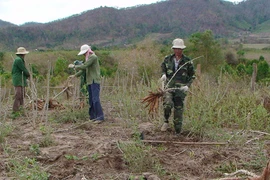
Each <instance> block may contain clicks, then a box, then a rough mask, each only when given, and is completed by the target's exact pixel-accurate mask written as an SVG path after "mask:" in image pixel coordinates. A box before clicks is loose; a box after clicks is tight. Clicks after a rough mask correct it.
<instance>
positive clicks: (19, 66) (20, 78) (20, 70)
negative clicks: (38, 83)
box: [11, 56, 30, 86]
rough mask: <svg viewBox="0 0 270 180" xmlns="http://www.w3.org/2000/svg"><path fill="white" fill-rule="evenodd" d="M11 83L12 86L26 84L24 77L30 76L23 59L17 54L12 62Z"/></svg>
mask: <svg viewBox="0 0 270 180" xmlns="http://www.w3.org/2000/svg"><path fill="white" fill-rule="evenodd" d="M11 74H12V84H13V86H27V81H26V79H27V78H28V77H29V76H30V74H29V71H28V70H27V69H26V67H25V62H24V59H23V58H22V57H20V56H17V57H16V58H15V59H14V61H13V64H12V72H11Z"/></svg>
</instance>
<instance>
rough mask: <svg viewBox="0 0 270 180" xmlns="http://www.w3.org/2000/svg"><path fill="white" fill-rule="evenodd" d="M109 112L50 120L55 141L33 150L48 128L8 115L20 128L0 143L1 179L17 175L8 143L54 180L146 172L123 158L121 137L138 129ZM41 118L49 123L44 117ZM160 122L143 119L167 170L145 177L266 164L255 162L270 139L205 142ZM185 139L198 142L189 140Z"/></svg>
mask: <svg viewBox="0 0 270 180" xmlns="http://www.w3.org/2000/svg"><path fill="white" fill-rule="evenodd" d="M106 115H107V118H106V121H104V122H103V123H101V124H94V123H90V122H88V121H85V122H81V121H80V123H64V124H63V123H52V124H50V126H51V127H52V129H53V131H52V133H51V137H52V139H53V143H52V144H50V145H49V146H48V147H40V148H39V149H40V153H39V154H35V153H33V151H30V146H31V145H33V144H40V143H41V141H42V140H43V139H44V134H42V131H41V130H40V127H41V126H40V125H36V128H35V127H34V126H33V123H32V122H31V120H30V119H28V118H27V117H20V118H17V119H15V120H12V119H8V120H9V121H10V122H12V124H13V126H14V127H16V128H15V130H13V132H12V134H10V135H9V136H8V137H6V138H5V141H6V143H3V144H2V146H1V148H0V179H2V180H3V179H6V180H7V179H12V178H9V177H8V176H9V171H8V168H7V163H8V160H9V158H11V157H10V156H9V154H7V153H6V152H5V151H4V150H5V147H4V144H6V145H8V147H9V148H10V149H12V150H13V152H15V153H14V155H15V156H16V157H17V158H18V157H29V158H35V159H36V160H37V162H39V164H40V166H42V167H43V169H44V170H45V171H46V172H48V173H49V174H50V177H49V179H50V180H59V179H61V180H64V179H65V180H81V179H84V178H85V179H95V180H103V179H104V180H105V179H123V180H127V179H132V178H131V177H136V176H137V177H142V175H143V172H142V173H133V171H132V169H129V166H128V163H127V162H125V159H124V152H123V150H122V149H121V148H120V147H119V143H121V142H127V143H128V142H131V141H132V140H133V133H134V132H133V129H131V128H127V127H124V126H123V124H124V121H125V120H124V119H121V118H114V117H111V114H108V112H107V114H106ZM109 117H110V118H109ZM37 123H40V124H43V125H44V123H45V122H37ZM159 128H160V127H159V126H157V125H155V124H153V123H151V122H144V123H140V124H139V129H140V131H141V132H142V133H143V139H144V140H150V141H153V142H152V143H149V142H148V143H145V145H147V146H151V147H152V149H151V156H152V157H154V158H156V159H158V161H159V163H160V165H161V168H162V170H163V172H164V174H157V173H156V171H154V170H152V171H151V170H148V176H147V175H145V178H144V179H165V180H172V179H181V180H203V179H219V178H225V174H224V173H225V172H235V171H236V170H239V169H246V170H248V171H250V172H253V173H256V174H257V175H260V174H261V172H262V170H263V168H262V167H265V165H266V164H261V166H259V167H258V166H256V164H255V163H253V162H256V160H257V159H258V154H260V153H261V154H263V155H265V156H267V157H269V147H268V145H267V144H266V145H265V149H264V151H261V150H260V149H258V148H257V146H256V147H255V146H254V144H253V145H251V144H247V145H246V146H244V147H243V146H238V145H236V144H234V145H230V144H227V145H215V144H208V145H207V144H200V142H201V143H202V141H204V142H206V141H207V140H206V139H203V140H202V139H200V138H198V137H196V136H194V135H192V136H191V135H190V132H187V131H185V130H184V131H183V133H182V134H181V136H180V137H177V136H175V135H174V132H173V130H172V129H170V130H169V131H168V132H160V131H159ZM250 138H251V139H252V138H254V136H251V137H250ZM155 141H166V142H155ZM177 142H180V143H177ZM181 142H195V143H197V144H193V145H188V144H181ZM208 142H211V141H210V140H209V141H208ZM258 151H260V152H258ZM248 163H250V165H249V166H247V164H248ZM247 168H248V169H247ZM149 175H151V176H149ZM147 177H148V178H147ZM238 178H239V179H246V178H247V175H244V176H241V177H240V176H238ZM138 179H139V178H138Z"/></svg>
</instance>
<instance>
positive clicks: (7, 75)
mask: <svg viewBox="0 0 270 180" xmlns="http://www.w3.org/2000/svg"><path fill="white" fill-rule="evenodd" d="M0 79H1V83H2V84H0V85H3V84H6V83H7V82H8V81H10V80H11V72H3V73H2V74H1V73H0Z"/></svg>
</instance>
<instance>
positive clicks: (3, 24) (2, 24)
mask: <svg viewBox="0 0 270 180" xmlns="http://www.w3.org/2000/svg"><path fill="white" fill-rule="evenodd" d="M14 26H16V25H15V24H12V23H10V22H7V21H3V20H1V19H0V28H4V27H14Z"/></svg>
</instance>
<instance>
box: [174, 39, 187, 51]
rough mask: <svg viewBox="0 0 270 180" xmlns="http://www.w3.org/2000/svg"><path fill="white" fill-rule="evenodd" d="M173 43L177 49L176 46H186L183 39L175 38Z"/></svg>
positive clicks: (180, 47) (182, 47)
mask: <svg viewBox="0 0 270 180" xmlns="http://www.w3.org/2000/svg"><path fill="white" fill-rule="evenodd" d="M172 44H173V46H172V49H175V48H179V49H185V48H186V46H185V44H184V41H183V39H179V38H177V39H175V40H173V42H172Z"/></svg>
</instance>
